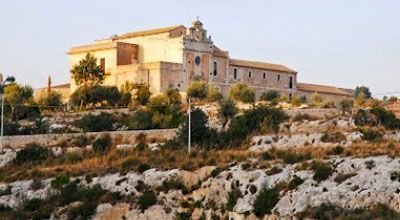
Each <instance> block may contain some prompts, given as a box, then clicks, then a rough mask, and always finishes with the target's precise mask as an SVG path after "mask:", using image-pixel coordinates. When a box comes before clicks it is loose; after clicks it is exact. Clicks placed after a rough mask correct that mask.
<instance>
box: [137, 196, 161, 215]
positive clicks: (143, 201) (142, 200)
mask: <svg viewBox="0 0 400 220" xmlns="http://www.w3.org/2000/svg"><path fill="white" fill-rule="evenodd" d="M156 202H157V196H156V194H155V193H154V192H153V191H145V192H144V193H143V194H142V195H141V196H140V197H139V201H138V204H139V207H140V209H141V210H142V211H144V210H146V209H147V208H148V207H150V206H152V205H154V204H156Z"/></svg>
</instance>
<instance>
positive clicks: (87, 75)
mask: <svg viewBox="0 0 400 220" xmlns="http://www.w3.org/2000/svg"><path fill="white" fill-rule="evenodd" d="M96 60H97V59H96V58H95V57H94V56H92V55H91V54H90V53H87V54H86V57H85V58H84V59H82V60H81V61H80V62H79V64H77V65H74V66H73V67H72V69H71V75H72V78H73V79H74V81H75V83H76V85H78V86H80V87H83V88H86V87H88V86H94V85H98V84H101V83H102V82H103V80H104V73H103V71H102V69H101V67H100V66H98V65H97V63H96ZM86 91H88V90H85V89H82V92H83V94H81V96H80V97H81V103H80V109H82V108H83V103H84V98H86V94H85V92H86Z"/></svg>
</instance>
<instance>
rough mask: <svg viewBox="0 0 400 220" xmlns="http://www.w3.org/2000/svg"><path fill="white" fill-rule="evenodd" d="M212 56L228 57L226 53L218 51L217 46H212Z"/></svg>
mask: <svg viewBox="0 0 400 220" xmlns="http://www.w3.org/2000/svg"><path fill="white" fill-rule="evenodd" d="M213 56H215V57H228V52H227V51H223V50H221V49H219V48H218V47H217V46H215V45H214V49H213Z"/></svg>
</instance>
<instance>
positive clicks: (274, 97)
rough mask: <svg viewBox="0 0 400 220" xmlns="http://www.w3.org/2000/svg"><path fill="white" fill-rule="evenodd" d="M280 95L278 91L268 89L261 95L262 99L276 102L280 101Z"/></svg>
mask: <svg viewBox="0 0 400 220" xmlns="http://www.w3.org/2000/svg"><path fill="white" fill-rule="evenodd" d="M280 96H281V95H280V93H279V92H278V91H276V90H268V91H265V92H263V93H262V95H261V96H260V100H263V101H269V102H272V103H275V104H276V103H278V101H279V97H280Z"/></svg>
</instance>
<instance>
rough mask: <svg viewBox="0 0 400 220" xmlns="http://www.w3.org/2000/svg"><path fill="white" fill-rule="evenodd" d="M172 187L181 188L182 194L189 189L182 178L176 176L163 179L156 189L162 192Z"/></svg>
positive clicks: (166, 191)
mask: <svg viewBox="0 0 400 220" xmlns="http://www.w3.org/2000/svg"><path fill="white" fill-rule="evenodd" d="M173 189H178V190H181V191H182V192H183V193H184V194H185V193H187V192H188V191H189V189H188V188H187V187H186V186H185V184H184V183H183V181H182V179H181V178H179V177H176V176H174V177H172V178H170V179H168V180H164V181H163V183H162V184H161V185H160V186H159V187H158V188H157V190H158V191H163V192H164V193H168V191H170V190H173Z"/></svg>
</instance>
